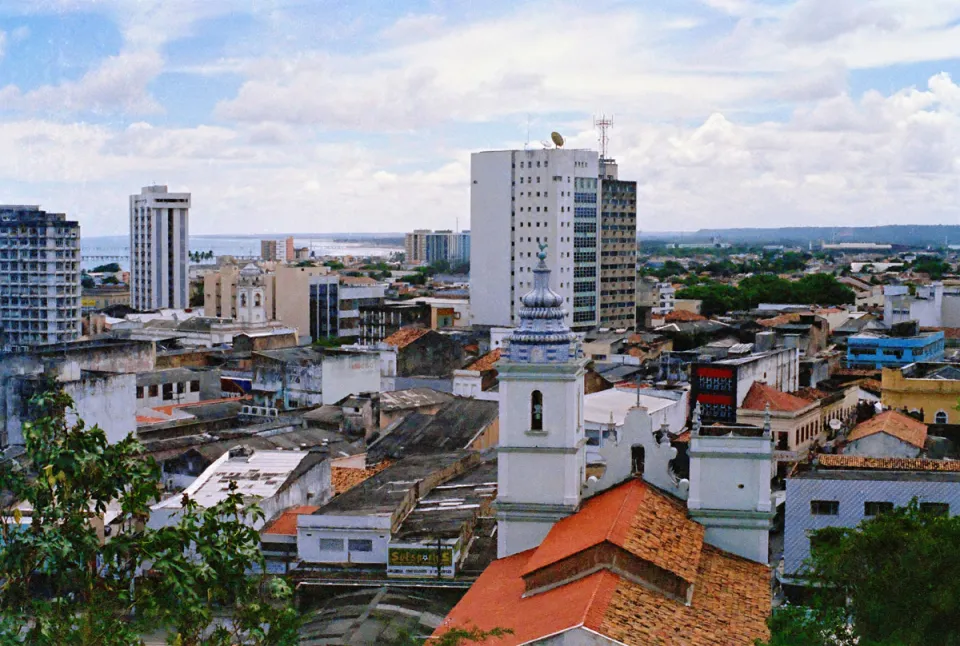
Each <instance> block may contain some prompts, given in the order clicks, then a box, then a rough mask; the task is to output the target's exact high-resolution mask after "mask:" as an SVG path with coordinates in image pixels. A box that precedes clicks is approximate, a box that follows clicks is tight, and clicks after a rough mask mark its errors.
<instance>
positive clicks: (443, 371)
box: [397, 332, 463, 377]
mask: <svg viewBox="0 0 960 646" xmlns="http://www.w3.org/2000/svg"><path fill="white" fill-rule="evenodd" d="M461 365H463V348H462V347H461V346H460V344H459V343H457V342H456V341H454V340H453V339H451V338H450V337H448V336H446V335H444V334H440V333H439V332H429V333H427V334H425V335H424V336H422V337H420V338H419V339H417V340H416V341H414V342H413V343H411V344H410V345H408V346H406V347H403V348H400V349H399V350H398V351H397V376H400V377H419V376H431V377H449V376H451V375H453V371H454V370H457V369H458V368H460V366H461Z"/></svg>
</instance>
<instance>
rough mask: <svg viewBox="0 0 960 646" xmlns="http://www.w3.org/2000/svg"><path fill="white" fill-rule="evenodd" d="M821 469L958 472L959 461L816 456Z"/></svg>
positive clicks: (831, 455) (959, 469) (959, 467)
mask: <svg viewBox="0 0 960 646" xmlns="http://www.w3.org/2000/svg"><path fill="white" fill-rule="evenodd" d="M817 463H818V464H819V465H820V466H821V467H826V468H830V469H878V470H891V471H960V460H930V459H927V458H869V457H863V456H859V455H833V454H826V453H825V454H822V455H819V456H817Z"/></svg>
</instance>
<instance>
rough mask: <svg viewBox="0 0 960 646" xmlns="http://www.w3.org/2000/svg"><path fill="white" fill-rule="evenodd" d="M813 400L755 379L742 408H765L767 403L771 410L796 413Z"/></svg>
mask: <svg viewBox="0 0 960 646" xmlns="http://www.w3.org/2000/svg"><path fill="white" fill-rule="evenodd" d="M812 403H813V402H810V401H808V400H806V399H802V398H800V397H797V396H796V395H791V394H790V393H785V392H783V391H782V390H778V389H777V388H774V387H773V386H768V385H767V384H765V383H763V382H762V381H755V382H753V384H752V385H751V386H750V390H748V391H747V396H746V397H744V399H743V404H741V405H740V408H742V409H744V410H760V411H762V410H765V409H766V406H767V404H769V405H770V410H771V411H773V412H781V413H795V412H797V411H800V410H803V409H804V408H807V407H808V406H810V405H811V404H812Z"/></svg>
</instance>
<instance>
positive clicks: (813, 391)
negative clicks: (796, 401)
mask: <svg viewBox="0 0 960 646" xmlns="http://www.w3.org/2000/svg"><path fill="white" fill-rule="evenodd" d="M790 394H791V395H793V396H795V397H799V398H800V399H806V400H807V401H808V402H816V401H820V400H821V399H826V398H827V397H829V396H830V393H825V392H823V391H822V390H819V389H817V388H810V387H809V386H804V387H803V388H799V389H797V390H794V391H793V392H792V393H790Z"/></svg>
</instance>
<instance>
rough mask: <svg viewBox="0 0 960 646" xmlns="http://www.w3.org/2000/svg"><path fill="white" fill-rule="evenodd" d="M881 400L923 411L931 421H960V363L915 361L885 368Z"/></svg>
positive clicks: (943, 422) (890, 404)
mask: <svg viewBox="0 0 960 646" xmlns="http://www.w3.org/2000/svg"><path fill="white" fill-rule="evenodd" d="M881 384H882V393H881V396H880V401H881V402H883V405H884V406H887V407H889V408H895V409H898V410H899V409H906V410H907V411H908V412H910V411H923V421H924V422H926V423H927V424H960V411H957V410H956V407H957V403H958V401H960V367H957V366H955V365H953V364H949V363H911V364H910V365H908V366H903V367H902V368H901V367H897V368H884V369H883V376H882V378H881Z"/></svg>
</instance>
